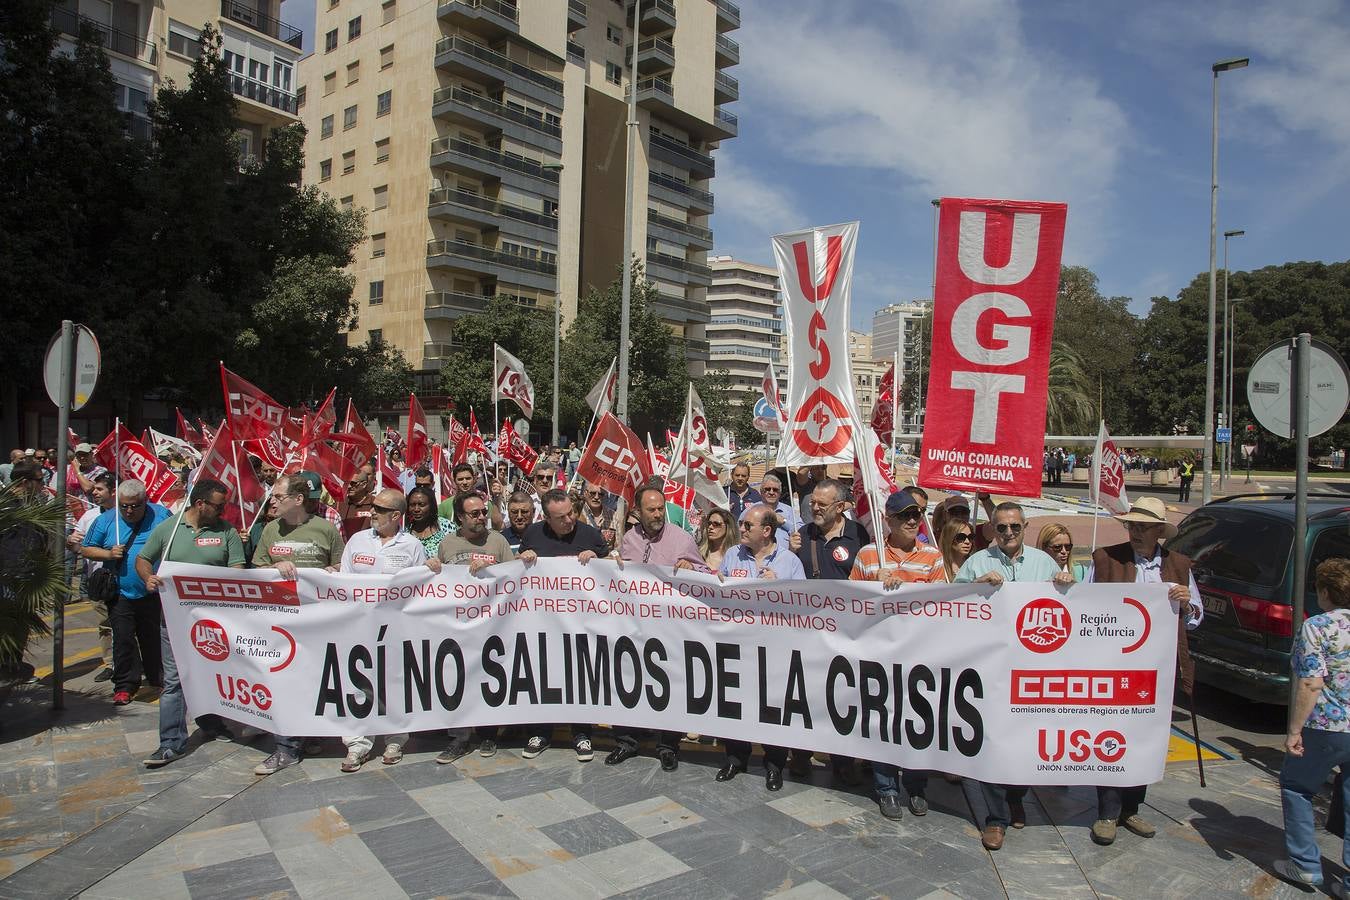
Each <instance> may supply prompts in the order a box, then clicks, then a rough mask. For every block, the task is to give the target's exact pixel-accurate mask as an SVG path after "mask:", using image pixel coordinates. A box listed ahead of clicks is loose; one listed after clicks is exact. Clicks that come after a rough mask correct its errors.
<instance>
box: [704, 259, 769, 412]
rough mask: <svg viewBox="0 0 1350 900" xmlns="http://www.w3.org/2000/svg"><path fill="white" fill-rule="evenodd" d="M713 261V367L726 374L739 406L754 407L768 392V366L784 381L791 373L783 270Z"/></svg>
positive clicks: (710, 341) (710, 292)
mask: <svg viewBox="0 0 1350 900" xmlns="http://www.w3.org/2000/svg"><path fill="white" fill-rule="evenodd" d="M708 263H709V265H710V266H711V267H712V286H711V287H709V288H708V311H709V313H710V314H711V317H712V318H711V321H709V323H708V326H707V328H708V332H707V333H708V346H709V353H710V354H711V359H710V361H709V362H708V366H709V368H712V369H726V370H727V373H728V374H729V375H730V377H731V390H732V391H733V393H734V394H735V395H736V402H738V403H751V404H753V403H754V402H755V401H756V400H758V399H759V397H760V396H761V395H762V393H763V381H764V368H765V366H766V365H768V364H769V363H770V362H772V363H773V367H774V370H775V373H776V374H777V375H778V376H779V377H780V379H781V378H782V377H783V376H784V375H786V367H785V365H784V363H785V361H786V357H785V356H784V355H783V343H784V335H783V295H782V293H781V292H780V291H779V288H778V269H777V267H775V266H764V265H760V264H759V263H752V262H744V261H742V260H738V259H732V258H731V257H730V256H714V257H712V258H711V259H709V260H708Z"/></svg>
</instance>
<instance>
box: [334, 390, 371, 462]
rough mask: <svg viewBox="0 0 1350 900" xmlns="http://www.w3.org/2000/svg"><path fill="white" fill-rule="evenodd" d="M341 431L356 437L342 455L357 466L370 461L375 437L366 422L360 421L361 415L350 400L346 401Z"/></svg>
mask: <svg viewBox="0 0 1350 900" xmlns="http://www.w3.org/2000/svg"><path fill="white" fill-rule="evenodd" d="M342 433H343V434H345V435H347V436H348V437H350V438H356V439H357V440H356V442H354V443H348V444H347V446H346V448H345V449H344V450H343V451H342V455H343V456H345V457H347V458H348V459H350V460H351V461H352V462H353V463H355V464H356V465H357V466H358V467H360V466H363V465H365V464H366V463H368V462H370V458H371V457H372V456H374V455H375V439H374V438H373V437H371V436H370V431H369V430H367V428H366V423H365V422H362V421H361V415H360V414H359V413H358V412H357V411H356V407H355V406H353V405H352V401H351V400H348V401H347V414H346V416H344V417H343V420H342Z"/></svg>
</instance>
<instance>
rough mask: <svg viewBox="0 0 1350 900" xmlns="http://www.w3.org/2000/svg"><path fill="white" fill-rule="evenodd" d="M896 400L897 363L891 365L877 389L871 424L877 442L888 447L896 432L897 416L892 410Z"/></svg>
mask: <svg viewBox="0 0 1350 900" xmlns="http://www.w3.org/2000/svg"><path fill="white" fill-rule="evenodd" d="M894 398H895V363H891V367H890V368H889V369H887V370H886V374H885V375H883V376H882V377H881V384H880V385H878V387H877V402H876V404H875V405H873V407H872V422H871V425H872V431H874V432H876V436H877V440H879V441H881V442H882V443H883V444H886V445H888V446H889V445H890V443H891V436H892V434H893V433H894V431H895V415H894V411H893V410H892V409H891V403H892V401H893V400H894Z"/></svg>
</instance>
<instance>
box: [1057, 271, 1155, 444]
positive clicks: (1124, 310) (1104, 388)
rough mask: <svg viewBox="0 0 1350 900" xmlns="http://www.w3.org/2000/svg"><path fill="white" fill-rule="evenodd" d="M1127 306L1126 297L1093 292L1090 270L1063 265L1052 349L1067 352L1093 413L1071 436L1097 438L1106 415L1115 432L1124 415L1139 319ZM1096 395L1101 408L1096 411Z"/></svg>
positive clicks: (1058, 432) (1094, 286)
mask: <svg viewBox="0 0 1350 900" xmlns="http://www.w3.org/2000/svg"><path fill="white" fill-rule="evenodd" d="M1129 304H1130V298H1129V297H1110V298H1107V297H1103V296H1102V294H1101V292H1100V291H1099V290H1098V289H1097V276H1096V275H1095V274H1093V272H1092V271H1091V270H1090V269H1087V268H1085V267H1083V266H1064V267H1063V268H1062V269H1061V270H1060V276H1059V292H1058V296H1057V298H1056V302H1055V337H1054V344H1055V346H1057V347H1062V348H1066V349H1067V350H1068V351H1069V352H1070V354H1071V357H1072V358H1074V360H1075V362H1076V367H1077V369H1078V370H1079V372H1080V373H1081V376H1082V377H1081V379H1079V380H1080V381H1081V382H1082V384H1081V385H1080V388H1081V389H1082V390H1084V392H1085V393H1086V394H1087V395H1088V396H1089V397H1090V399H1091V401H1092V403H1091V405H1092V408H1093V410H1094V411H1093V412H1092V413H1091V414H1090V415H1088V416H1087V417H1086V418H1081V417H1079V418H1081V421H1082V422H1084V423H1086V426H1087V427H1086V430H1084V431H1078V430H1075V431H1073V432H1072V433H1075V434H1096V433H1097V427H1096V425H1097V419H1098V418H1099V417H1101V416H1105V418H1106V420H1107V422H1108V423H1111V424H1112V427H1118V425H1119V423H1121V422H1124V421H1125V420H1126V418H1127V416H1128V409H1129V404H1128V401H1127V399H1126V395H1125V391H1124V389H1123V385H1124V384H1125V383H1126V382H1127V381H1128V380H1129V376H1130V367H1131V365H1132V363H1133V361H1134V359H1133V357H1134V351H1133V347H1134V337H1135V335H1136V333H1137V332H1138V330H1139V319H1138V317H1136V316H1135V315H1134V314H1133V313H1132V312H1130V310H1129ZM1052 365H1053V358H1052ZM1052 379H1053V373H1052ZM1099 395H1100V396H1101V398H1102V406H1103V407H1104V408H1102V409H1098V408H1097V397H1098V396H1099ZM1052 402H1053V398H1052ZM1080 412H1081V410H1080ZM1077 427H1083V426H1082V425H1080V426H1077ZM1055 433H1056V434H1064V433H1066V432H1063V431H1055Z"/></svg>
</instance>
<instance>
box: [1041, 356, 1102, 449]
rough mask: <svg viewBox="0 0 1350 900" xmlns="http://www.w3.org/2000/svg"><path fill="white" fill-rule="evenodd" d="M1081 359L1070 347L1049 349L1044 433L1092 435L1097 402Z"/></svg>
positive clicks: (1094, 431)
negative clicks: (1048, 388) (1048, 380)
mask: <svg viewBox="0 0 1350 900" xmlns="http://www.w3.org/2000/svg"><path fill="white" fill-rule="evenodd" d="M1093 393H1094V392H1093V385H1092V382H1091V379H1089V378H1088V376H1087V374H1086V373H1085V372H1084V371H1083V360H1082V358H1081V357H1080V356H1079V355H1078V354H1077V353H1075V352H1074V351H1073V350H1072V349H1071V348H1069V347H1066V346H1063V345H1060V344H1054V345H1052V346H1051V348H1050V390H1049V396H1048V398H1047V400H1046V404H1045V428H1046V432H1047V433H1048V434H1096V433H1097V417H1098V410H1097V402H1096V400H1095V398H1094V396H1093Z"/></svg>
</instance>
